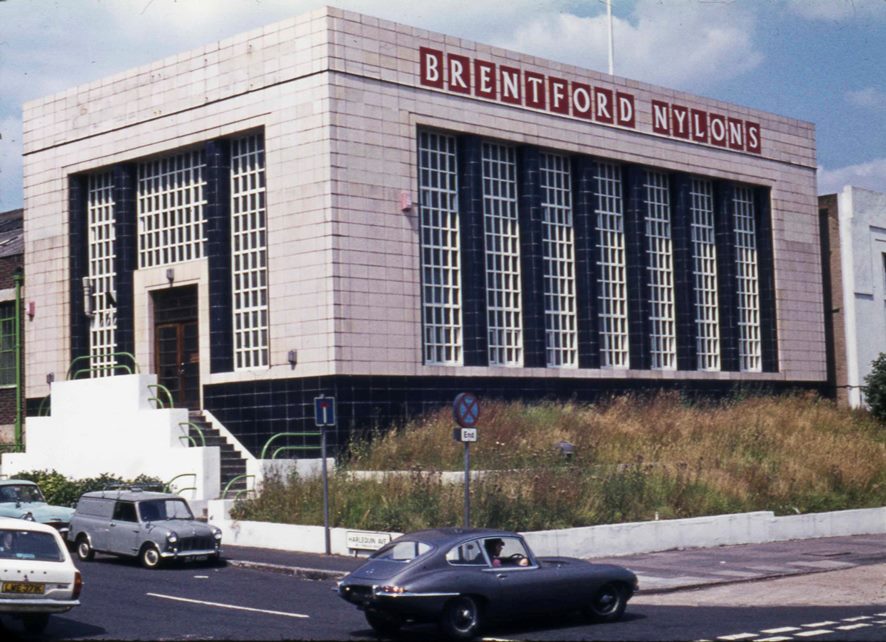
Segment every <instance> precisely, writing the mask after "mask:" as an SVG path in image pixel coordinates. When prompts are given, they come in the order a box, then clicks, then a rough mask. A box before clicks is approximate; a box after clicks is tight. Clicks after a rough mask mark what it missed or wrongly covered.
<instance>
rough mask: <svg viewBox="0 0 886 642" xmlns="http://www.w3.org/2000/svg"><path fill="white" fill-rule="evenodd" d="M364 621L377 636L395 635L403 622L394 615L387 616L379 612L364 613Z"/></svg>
mask: <svg viewBox="0 0 886 642" xmlns="http://www.w3.org/2000/svg"><path fill="white" fill-rule="evenodd" d="M364 615H366V621H367V622H368V623H369V626H371V627H372V630H373V631H375V632H376V633H378V634H379V635H386V636H391V635H396V634H397V632H398V631H400V627H401V626H402V625H403V621H402V620H401V619H400V618H398V617H397V616H395V615H388V614H387V613H381V612H379V611H371V610H370V611H366V613H365V614H364Z"/></svg>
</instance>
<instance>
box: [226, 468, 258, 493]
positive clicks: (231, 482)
mask: <svg viewBox="0 0 886 642" xmlns="http://www.w3.org/2000/svg"><path fill="white" fill-rule="evenodd" d="M250 477H251V478H252V490H253V491H254V490H255V475H251V474H249V473H243V474H242V475H237V476H236V477H234V478H233V479H232V480H231V481H229V482H228V483H227V484H225V489H224V490H223V491H222V494H221V496H222V499H226V498H227V496H228V491H229V490H230V489H231V484H233V483H234V482H235V481H239V480H240V479H249V478H250ZM248 485H249V484H247V486H248ZM244 492H246V493H248V492H250V489H249V488H246V489H244V490H239V491H237V495H236V496H235V497H234V499H237V497H239V496H240V493H244Z"/></svg>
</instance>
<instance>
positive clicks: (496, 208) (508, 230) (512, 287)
mask: <svg viewBox="0 0 886 642" xmlns="http://www.w3.org/2000/svg"><path fill="white" fill-rule="evenodd" d="M481 156H482V165H483V229H484V237H485V241H486V246H485V248H486V251H485V256H486V312H487V325H488V330H489V335H488V336H489V364H490V365H498V366H521V365H523V320H522V306H521V301H520V226H519V220H518V218H517V161H516V153H515V152H514V148H513V147H509V146H507V145H500V144H497V143H488V142H486V143H483V145H482V152H481Z"/></svg>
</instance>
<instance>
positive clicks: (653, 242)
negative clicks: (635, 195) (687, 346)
mask: <svg viewBox="0 0 886 642" xmlns="http://www.w3.org/2000/svg"><path fill="white" fill-rule="evenodd" d="M646 255H647V257H648V261H649V263H648V266H647V268H646V270H647V275H648V278H649V321H650V326H651V334H650V337H649V356H650V366H651V367H652V368H657V369H663V370H672V369H674V368H676V367H677V332H676V325H675V320H674V257H673V244H672V242H671V205H670V190H669V189H668V176H667V174H663V173H661V172H646Z"/></svg>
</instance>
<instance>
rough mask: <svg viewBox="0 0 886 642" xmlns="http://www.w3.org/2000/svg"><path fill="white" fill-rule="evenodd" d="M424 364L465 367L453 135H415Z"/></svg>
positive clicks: (455, 141)
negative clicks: (417, 154) (417, 166)
mask: <svg viewBox="0 0 886 642" xmlns="http://www.w3.org/2000/svg"><path fill="white" fill-rule="evenodd" d="M418 139H419V142H418V153H419V192H420V201H421V205H420V208H419V216H420V221H421V222H420V226H421V231H420V233H421V274H422V277H421V278H422V287H421V296H422V307H421V309H422V328H423V349H424V363H425V364H429V365H444V366H460V365H462V363H463V348H462V345H463V344H462V301H461V253H460V246H461V234H460V229H459V217H458V156H457V152H458V147H457V140H456V138H455V137H454V136H449V135H447V134H441V133H437V132H431V131H421V132H419V136H418Z"/></svg>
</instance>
